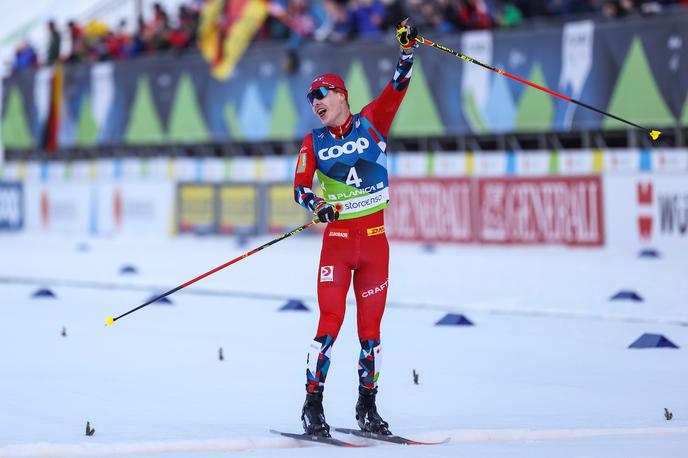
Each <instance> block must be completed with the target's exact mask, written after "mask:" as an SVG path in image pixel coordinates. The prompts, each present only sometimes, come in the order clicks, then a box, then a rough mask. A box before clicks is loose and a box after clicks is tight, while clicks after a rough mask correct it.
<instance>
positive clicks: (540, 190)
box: [0, 149, 688, 249]
mask: <svg viewBox="0 0 688 458" xmlns="http://www.w3.org/2000/svg"><path fill="white" fill-rule="evenodd" d="M294 161H295V158H292V157H271V158H236V159H218V158H177V159H175V158H153V159H131V158H130V159H107V160H97V161H96V160H94V161H75V162H73V163H70V162H9V163H8V162H6V163H4V166H3V168H2V169H0V183H2V185H1V186H0V231H15V232H16V231H25V232H26V233H31V234H43V233H44V234H59V235H74V236H85V235H93V236H101V235H104V236H114V235H119V234H130V235H144V234H146V235H157V236H165V235H170V234H173V233H175V231H176V229H177V225H178V219H179V218H178V215H177V211H178V209H177V208H176V207H177V203H178V201H177V198H178V191H177V187H178V185H179V183H182V182H193V183H213V184H228V183H229V184H237V183H242V184H244V187H245V186H248V187H259V186H263V187H265V186H272V185H271V183H289V182H290V181H291V179H292V177H293V167H294V165H295V164H294ZM390 173H391V176H392V187H391V190H392V194H391V201H392V202H391V207H390V209H389V210H388V217H387V222H388V226H389V227H388V232H389V234H390V236H392V237H394V238H396V239H401V240H414V241H425V242H436V241H441V242H455V243H456V242H458V243H498V244H565V245H574V246H575V245H588V246H619V245H633V246H644V245H647V246H655V247H657V248H660V249H673V248H676V249H685V248H687V247H688V150H685V149H673V150H669V149H666V150H661V149H657V150H652V151H650V150H608V151H602V150H577V151H562V152H557V151H536V152H528V153H512V152H491V153H480V154H477V153H471V152H443V153H436V154H432V153H398V154H392V155H390ZM282 188H285V189H282ZM270 189H274V192H273V191H269V192H267V193H266V192H255V193H253V192H244V190H243V188H242V189H241V191H242V193H241V194H242V195H241V196H240V197H242V198H241V199H239V198H238V197H237V196H238V194H237V196H234V195H233V194H228V193H229V192H230V191H221V192H220V194H219V195H221V196H222V195H223V194H222V193H223V192H224V193H225V194H227V195H226V196H225V198H224V200H221V204H220V205H217V207H218V208H220V209H221V210H218V211H227V212H229V213H228V214H227V215H222V214H220V215H215V216H214V217H215V218H217V221H218V224H217V226H218V227H222V224H223V223H222V221H225V222H226V223H227V224H229V226H230V227H231V225H232V218H241V215H240V214H231V213H232V209H231V208H229V207H231V206H232V205H233V203H232V202H234V203H235V204H236V205H239V204H240V205H241V206H242V208H243V210H242V211H247V210H246V209H248V208H249V207H251V206H252V205H253V206H254V207H255V208H256V209H260V208H267V209H268V210H267V211H269V212H272V211H276V212H277V211H280V208H279V206H282V207H283V206H285V205H292V204H293V205H294V206H296V204H295V203H292V202H289V199H290V197H289V193H290V191H289V189H288V186H285V185H281V186H278V187H275V188H270ZM277 190H279V194H275V193H276V192H277ZM232 192H233V193H234V194H236V193H238V192H239V191H232ZM265 199H272V203H270V202H268V203H266V202H262V200H265ZM295 208H296V210H297V211H298V210H299V209H298V207H295ZM222 209H224V210H222ZM283 210H286V209H283ZM251 211H253V210H251ZM259 213H260V212H259V211H258V210H256V211H255V214H254V215H253V216H252V217H251V221H253V220H256V216H255V215H257V214H259ZM228 215H229V216H228ZM296 216H297V217H298V214H297V215H296ZM223 218H224V219H223ZM280 218H281V220H284V221H286V222H289V223H290V222H291V219H293V218H294V216H293V215H281V216H280V215H277V219H278V220H279V219H280ZM244 219H245V218H244ZM259 219H261V218H259ZM264 219H265V220H266V221H268V222H270V221H272V219H273V218H272V216H270V215H268V216H267V217H266V218H264ZM261 221H262V219H261ZM267 227H268V226H264V227H262V228H261V229H266V228H267ZM269 227H272V228H273V229H274V228H276V227H280V225H279V224H274V223H269Z"/></svg>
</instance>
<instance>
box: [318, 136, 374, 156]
mask: <svg viewBox="0 0 688 458" xmlns="http://www.w3.org/2000/svg"><path fill="white" fill-rule="evenodd" d="M368 146H370V142H369V141H368V139H367V138H363V137H361V138H358V139H356V141H350V142H346V143H344V144H343V145H334V146H331V147H329V148H322V149H321V150H318V157H320V159H321V160H323V161H326V160H328V159H335V158H338V157H339V156H341V155H342V154H353V153H355V152H358V154H363V153H365V150H366V149H368Z"/></svg>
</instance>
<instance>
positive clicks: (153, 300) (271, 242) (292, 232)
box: [105, 217, 318, 326]
mask: <svg viewBox="0 0 688 458" xmlns="http://www.w3.org/2000/svg"><path fill="white" fill-rule="evenodd" d="M317 222H318V218H317V217H316V218H315V219H314V220H312V221H310V222H309V223H306V224H304V225H303V226H300V227H297V228H296V229H294V230H292V231H289V232H286V233H284V234H282V235H280V236H279V237H277V238H276V239H273V240H270V241H269V242H268V243H266V244H264V245H261V246H259V247H258V248H254V249H253V250H251V251H249V252H247V253H244V254H242V255H241V256H239V257H236V258H234V259H232V260H231V261H228V262H226V263H224V264H222V265H221V266H217V267H215V268H214V269H212V270H209V271H208V272H206V273H204V274H202V275H199V276H198V277H196V278H194V279H192V280H189V281H187V282H186V283H183V284H181V285H179V286H177V287H175V288H172V289H171V290H169V291H167V292H165V293H162V294H160V295H159V296H156V297H154V298H153V299H150V300H149V301H147V302H146V303H144V304H141V305H139V306H138V307H136V308H133V309H131V310H129V311H128V312H126V313H123V314H121V315H120V316H118V317H115V318H113V317H111V316H109V317H107V319H106V320H105V325H106V326H110V325H111V324H113V323H114V322H115V321H117V320H119V319H120V318H124V317H125V316H127V315H129V314H130V313H134V312H135V311H137V310H139V309H142V308H143V307H145V306H147V305H150V304H152V303H153V302H156V301H159V300H160V299H162V298H163V297H166V296H169V295H170V294H173V293H176V292H177V291H179V290H180V289H184V288H186V287H187V286H189V285H192V284H194V283H196V282H197V281H199V280H203V279H204V278H205V277H208V276H210V275H212V274H214V273H215V272H218V271H220V270H222V269H224V268H225V267H228V266H231V265H232V264H234V263H235V262H238V261H241V260H242V259H244V258H247V257H249V256H251V255H252V254H254V253H257V252H259V251H260V250H262V249H264V248H267V247H269V246H270V245H274V244H275V243H277V242H279V241H280V240H284V239H286V238H287V237H290V236H292V235H294V234H298V233H299V232H301V231H303V230H304V229H308V228H309V227H311V226H313V225H314V224H316V223H317Z"/></svg>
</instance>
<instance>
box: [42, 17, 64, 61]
mask: <svg viewBox="0 0 688 458" xmlns="http://www.w3.org/2000/svg"><path fill="white" fill-rule="evenodd" d="M61 44H62V37H61V36H60V32H59V30H57V25H56V24H55V21H52V20H51V21H48V50H47V52H46V53H45V63H46V65H53V64H55V63H56V62H58V61H59V60H60V46H61Z"/></svg>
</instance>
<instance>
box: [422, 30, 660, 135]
mask: <svg viewBox="0 0 688 458" xmlns="http://www.w3.org/2000/svg"><path fill="white" fill-rule="evenodd" d="M416 41H418V42H419V43H423V44H424V45H428V46H432V47H433V48H437V49H439V50H442V51H444V52H447V53H449V54H451V55H453V56H455V57H458V58H459V59H463V60H465V61H467V62H470V63H472V64H476V65H480V66H481V67H483V68H486V69H488V70H492V71H493V72H495V73H499V74H500V75H504V76H506V77H509V78H511V79H512V80H515V81H518V82H519V83H523V84H527V85H528V86H530V87H534V88H535V89H538V90H540V91H542V92H546V93H547V94H549V95H552V96H554V97H559V98H560V99H562V100H566V101H567V102H571V103H575V104H576V105H579V106H581V107H583V108H587V109H588V110H592V111H596V112H598V113H600V114H603V115H605V116H609V117H610V118H613V119H616V120H617V121H621V122H623V123H626V124H628V125H629V126H633V127H636V128H638V129H640V130H644V131H645V132H647V133H648V134H649V135H650V137H652V140H657V139H658V138H659V136H660V134H661V133H662V132H660V131H658V130H652V129H648V128H647V127H643V126H641V125H638V124H636V123H634V122H631V121H629V120H627V119H624V118H622V117H620V116H616V115H613V114H611V113H608V112H606V111H604V110H600V109H599V108H595V107H593V106H592V105H588V104H587V103H584V102H581V101H580V100H576V99H572V98H571V97H567V96H565V95H564V94H560V93H558V92H556V91H553V90H551V89H547V88H546V87H544V86H540V85H539V84H536V83H533V82H532V81H528V80H526V79H523V78H521V77H519V76H516V75H512V74H511V73H509V72H505V71H504V70H500V69H498V68H496V67H493V66H492V65H488V64H485V63H483V62H480V61H479V60H477V59H473V58H472V57H469V56H467V55H465V54H461V53H460V52H458V51H454V50H453V49H450V48H447V47H446V46H443V45H441V44H438V43H435V42H434V41H430V40H428V39H427V38H423V37H416Z"/></svg>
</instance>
